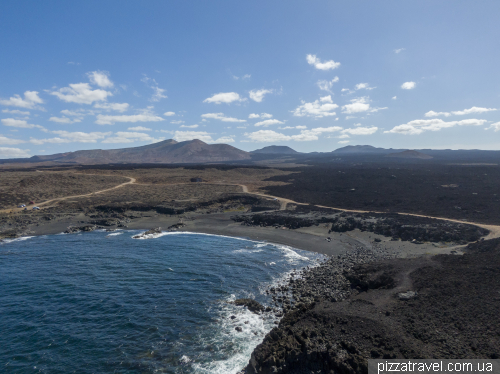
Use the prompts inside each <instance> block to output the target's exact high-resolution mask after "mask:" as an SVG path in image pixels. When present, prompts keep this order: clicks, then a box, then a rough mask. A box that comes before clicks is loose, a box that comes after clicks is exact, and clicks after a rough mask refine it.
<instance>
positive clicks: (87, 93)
mask: <svg viewBox="0 0 500 374" xmlns="http://www.w3.org/2000/svg"><path fill="white" fill-rule="evenodd" d="M49 93H50V94H51V95H54V96H57V97H58V98H59V99H60V100H62V101H65V102H67V103H77V104H92V103H93V102H95V101H105V100H106V99H107V97H108V96H113V94H112V93H111V92H109V91H105V90H101V89H95V90H93V89H92V88H91V87H90V85H89V84H88V83H74V84H70V85H69V87H63V88H61V89H59V91H53V92H49Z"/></svg>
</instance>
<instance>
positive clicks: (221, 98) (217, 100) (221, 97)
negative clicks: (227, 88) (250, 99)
mask: <svg viewBox="0 0 500 374" xmlns="http://www.w3.org/2000/svg"><path fill="white" fill-rule="evenodd" d="M245 100H246V99H245V98H241V97H240V95H238V94H237V93H236V92H220V93H218V94H214V95H213V96H212V97H209V98H206V99H205V100H203V102H204V103H214V104H222V103H224V104H230V103H233V102H235V101H245Z"/></svg>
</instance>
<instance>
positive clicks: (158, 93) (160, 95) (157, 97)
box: [149, 87, 168, 102]
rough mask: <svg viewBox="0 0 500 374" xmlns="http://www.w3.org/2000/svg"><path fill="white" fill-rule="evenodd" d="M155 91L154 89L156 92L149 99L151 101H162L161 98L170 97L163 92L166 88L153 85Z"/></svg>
mask: <svg viewBox="0 0 500 374" xmlns="http://www.w3.org/2000/svg"><path fill="white" fill-rule="evenodd" d="M152 89H153V91H154V94H153V96H151V99H149V100H150V101H155V102H156V101H160V99H166V98H168V96H167V95H164V94H163V93H164V92H165V90H164V89H163V88H160V87H152Z"/></svg>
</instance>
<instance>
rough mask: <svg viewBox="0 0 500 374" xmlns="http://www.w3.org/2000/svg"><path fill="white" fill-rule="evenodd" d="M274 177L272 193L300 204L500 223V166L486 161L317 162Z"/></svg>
mask: <svg viewBox="0 0 500 374" xmlns="http://www.w3.org/2000/svg"><path fill="white" fill-rule="evenodd" d="M294 171H300V173H295V174H293V175H284V176H275V177H272V178H269V180H270V181H282V182H287V183H288V184H287V185H282V186H270V187H266V191H267V193H269V194H270V195H274V196H280V197H283V198H287V199H291V200H294V201H297V202H300V203H307V204H315V205H323V206H329V207H337V208H343V209H359V210H365V211H378V212H405V213H416V214H423V215H429V216H434V217H446V218H452V219H458V220H462V219H463V220H469V221H473V222H481V223H485V224H500V216H499V215H498V212H499V211H500V167H498V166H484V165H475V166H471V165H439V164H437V165H436V164H430V165H425V166H424V165H406V164H402V165H392V166H390V165H388V164H387V163H385V164H361V165H359V164H351V163H349V164H332V163H330V164H323V165H322V164H315V165H312V166H310V167H301V168H295V169H294Z"/></svg>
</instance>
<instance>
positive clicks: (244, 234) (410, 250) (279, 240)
mask: <svg viewBox="0 0 500 374" xmlns="http://www.w3.org/2000/svg"><path fill="white" fill-rule="evenodd" d="M236 214H240V213H239V212H225V213H214V214H200V213H196V212H192V213H187V214H184V215H182V216H181V217H179V216H171V215H164V214H157V213H156V212H146V213H143V214H142V216H141V217H137V218H133V219H130V220H129V222H127V223H126V224H125V225H124V226H122V227H120V225H114V226H96V228H97V229H109V230H113V229H124V230H144V231H147V230H150V229H152V228H158V227H160V228H161V229H162V230H163V231H185V232H191V233H202V234H213V235H223V236H229V237H237V238H246V239H250V240H255V241H263V242H269V243H272V244H279V245H285V246H289V247H292V248H297V249H301V250H306V251H310V252H315V253H319V254H323V255H326V256H330V257H332V256H338V255H341V254H344V253H348V252H350V251H352V250H354V249H355V248H356V247H360V246H361V247H364V248H367V249H371V248H372V247H373V245H374V243H375V240H377V241H379V242H378V243H377V245H382V246H383V247H384V248H385V249H386V250H387V251H389V252H391V253H394V255H395V256H396V257H403V258H405V257H416V256H421V255H424V254H432V255H435V254H449V253H452V251H455V252H457V251H458V252H460V251H461V249H463V247H464V246H457V245H450V244H446V245H439V244H438V243H424V244H418V245H417V244H413V243H411V242H405V241H391V240H390V238H388V237H385V236H383V235H377V234H374V233H373V232H361V231H360V230H357V229H356V230H353V231H349V232H345V233H338V232H331V233H329V232H328V231H329V226H328V225H327V224H320V225H316V226H311V227H302V228H299V229H287V228H274V227H260V226H248V225H242V224H241V223H239V222H235V221H234V220H233V219H232V217H233V216H234V215H236ZM85 225H89V217H87V216H86V215H84V214H83V213H77V214H70V213H61V214H60V215H59V216H58V217H57V218H55V219H52V220H50V221H45V222H39V223H37V224H33V225H29V226H28V227H27V228H26V229H24V230H23V231H21V230H19V232H20V233H21V232H22V235H23V236H38V235H53V234H60V233H62V232H64V231H66V230H67V229H68V228H70V227H81V226H85ZM176 225H180V227H178V228H175V226H176ZM172 226H174V228H172V229H169V227H172ZM328 238H330V240H328Z"/></svg>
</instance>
